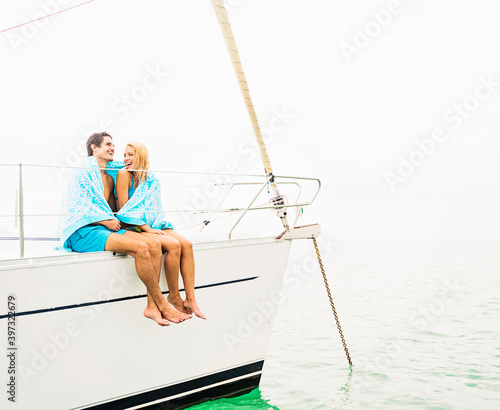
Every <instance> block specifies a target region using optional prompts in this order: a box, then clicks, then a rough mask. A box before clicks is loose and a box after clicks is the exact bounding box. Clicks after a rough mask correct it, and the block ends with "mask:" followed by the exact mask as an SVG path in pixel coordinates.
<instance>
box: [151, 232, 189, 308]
mask: <svg viewBox="0 0 500 410" xmlns="http://www.w3.org/2000/svg"><path fill="white" fill-rule="evenodd" d="M142 235H144V236H149V237H151V238H154V239H157V240H159V241H160V242H161V246H162V249H163V250H164V251H166V252H167V255H166V256H165V277H166V279H167V286H168V296H167V301H168V303H170V304H171V305H173V306H174V307H175V308H176V309H177V310H178V311H179V312H182V313H186V314H191V311H190V310H188V309H186V307H185V306H184V301H183V300H182V298H181V295H180V292H179V264H180V259H181V244H180V243H179V241H178V240H177V239H176V238H173V237H171V236H167V235H158V234H154V233H145V232H144V233H142Z"/></svg>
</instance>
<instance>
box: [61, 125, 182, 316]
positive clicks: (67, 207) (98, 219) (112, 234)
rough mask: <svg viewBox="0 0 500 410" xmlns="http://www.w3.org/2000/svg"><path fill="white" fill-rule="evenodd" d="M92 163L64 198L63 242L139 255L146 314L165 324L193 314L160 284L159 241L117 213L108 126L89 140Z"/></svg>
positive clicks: (89, 249)
mask: <svg viewBox="0 0 500 410" xmlns="http://www.w3.org/2000/svg"><path fill="white" fill-rule="evenodd" d="M87 152H88V156H89V158H88V159H87V161H86V166H88V168H86V169H81V170H78V171H77V173H76V174H75V176H74V178H73V181H72V182H71V183H70V184H69V185H68V187H67V189H66V194H65V198H64V201H63V208H64V211H63V213H64V215H66V217H65V218H66V219H64V220H63V221H62V224H61V225H62V226H61V229H62V233H61V242H62V248H64V249H70V250H73V251H76V252H98V251H114V252H120V253H125V254H127V255H130V256H132V257H133V258H134V259H135V266H136V269H137V274H138V275H139V278H140V279H141V280H142V282H143V283H144V285H146V289H147V295H148V296H147V297H148V301H147V306H146V309H145V310H144V315H145V316H146V317H147V318H149V319H152V320H154V321H155V322H156V323H158V324H159V325H161V326H168V325H169V323H168V321H171V322H174V323H179V322H182V321H184V320H186V319H189V318H190V317H191V316H190V315H188V314H185V313H182V312H180V311H178V310H177V309H175V308H174V307H173V306H172V305H171V304H170V303H168V302H167V300H166V299H165V298H164V296H163V294H162V292H161V290H160V286H159V284H158V282H159V277H160V270H161V257H162V253H161V244H160V241H158V240H156V239H153V238H148V237H145V236H143V235H140V234H139V233H137V232H132V231H127V230H124V229H120V228H121V226H120V221H118V219H116V218H115V216H114V214H113V212H115V211H116V203H115V202H116V201H115V196H114V182H113V178H112V177H111V176H110V175H108V174H107V173H106V172H105V168H106V165H107V164H108V163H109V162H111V161H113V155H114V152H115V146H114V144H113V139H112V138H111V136H110V135H109V134H107V133H105V132H101V133H95V134H92V135H91V136H90V137H89V139H88V140H87Z"/></svg>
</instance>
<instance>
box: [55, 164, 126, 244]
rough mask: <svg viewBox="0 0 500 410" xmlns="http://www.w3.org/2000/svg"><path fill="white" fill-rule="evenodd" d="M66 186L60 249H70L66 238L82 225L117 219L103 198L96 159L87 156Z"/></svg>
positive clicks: (60, 226) (60, 227)
mask: <svg viewBox="0 0 500 410" xmlns="http://www.w3.org/2000/svg"><path fill="white" fill-rule="evenodd" d="M82 167H83V168H86V169H77V170H76V171H75V173H74V174H73V176H72V178H71V180H70V182H69V183H68V185H67V186H66V189H65V192H64V197H63V203H62V212H61V213H62V216H61V219H60V222H59V238H60V243H59V246H58V247H57V249H59V250H64V251H71V249H70V248H69V247H68V246H67V244H66V240H67V239H68V238H69V237H70V236H71V235H72V234H73V233H74V232H75V231H76V230H77V229H79V228H81V227H82V226H85V225H89V224H91V223H94V222H99V221H105V220H107V219H116V218H115V216H114V215H113V211H112V210H111V208H110V207H109V204H108V202H107V201H106V199H105V198H104V186H103V184H102V179H101V171H100V170H99V166H98V165H97V159H95V158H94V157H88V158H86V159H85V161H84V162H83V164H82Z"/></svg>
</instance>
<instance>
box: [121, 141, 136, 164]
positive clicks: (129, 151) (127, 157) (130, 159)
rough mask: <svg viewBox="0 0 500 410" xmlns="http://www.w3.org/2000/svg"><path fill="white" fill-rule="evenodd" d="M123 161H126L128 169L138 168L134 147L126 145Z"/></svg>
mask: <svg viewBox="0 0 500 410" xmlns="http://www.w3.org/2000/svg"><path fill="white" fill-rule="evenodd" d="M123 162H125V168H127V169H137V168H136V164H135V150H134V149H133V148H132V147H129V146H127V147H125V152H124V154H123Z"/></svg>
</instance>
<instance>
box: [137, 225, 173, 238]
mask: <svg viewBox="0 0 500 410" xmlns="http://www.w3.org/2000/svg"><path fill="white" fill-rule="evenodd" d="M139 228H141V230H142V231H143V232H146V233H154V234H156V235H167V234H166V232H164V231H162V230H161V229H153V228H151V227H150V226H148V225H146V224H144V225H141V226H139Z"/></svg>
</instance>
